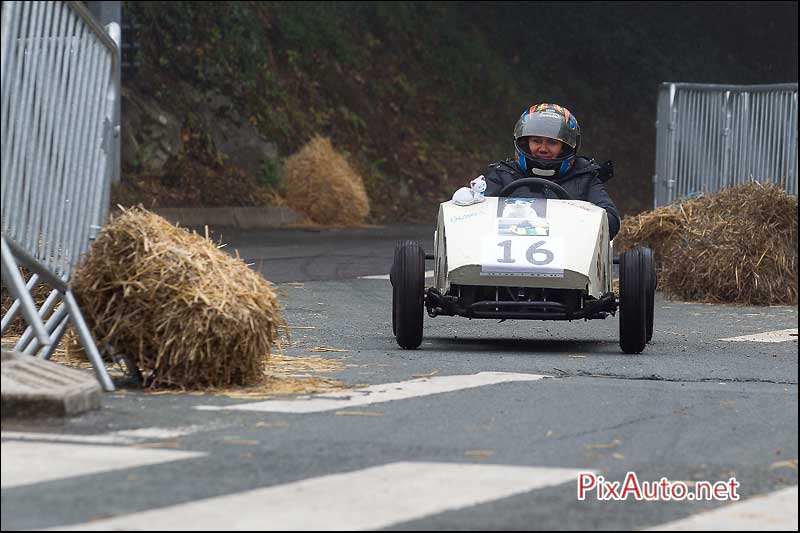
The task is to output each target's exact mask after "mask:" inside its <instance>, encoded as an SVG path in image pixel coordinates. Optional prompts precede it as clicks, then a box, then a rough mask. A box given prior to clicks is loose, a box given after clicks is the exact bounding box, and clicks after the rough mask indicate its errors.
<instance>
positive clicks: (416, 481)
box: [59, 462, 585, 531]
mask: <svg viewBox="0 0 800 533" xmlns="http://www.w3.org/2000/svg"><path fill="white" fill-rule="evenodd" d="M580 472H581V471H580V470H572V469H565V468H533V467H517V466H505V465H482V464H456V463H417V462H413V463H412V462H408V463H406V462H401V463H390V464H387V465H381V466H376V467H372V468H367V469H364V470H357V471H355V472H346V473H342V474H333V475H329V476H322V477H317V478H311V479H306V480H303V481H297V482H294V483H288V484H285V485H277V486H274V487H266V488H261V489H256V490H251V491H247V492H242V493H238V494H231V495H227V496H220V497H214V498H208V499H205V500H198V501H194V502H190V503H185V504H180V505H174V506H171V507H164V508H160V509H153V510H151V511H144V512H140V513H132V514H129V515H124V516H120V517H116V518H111V519H104V520H98V521H93V522H88V523H84V524H79V525H75V526H70V527H69V528H63V529H70V530H113V529H117V530H125V531H131V530H139V529H148V530H153V529H157V530H162V531H178V530H189V531H191V530H197V529H200V530H204V531H209V530H225V531H227V530H251V531H252V530H256V531H258V530H268V531H280V530H284V531H287V530H288V531H320V530H334V529H335V530H341V531H352V530H376V529H383V528H386V527H389V526H392V525H395V524H402V523H404V522H409V521H412V520H419V519H420V518H424V517H426V516H431V515H434V514H438V513H443V512H446V511H451V510H456V509H463V508H465V507H470V506H473V505H479V504H482V503H486V502H490V501H493V500H497V499H500V498H507V497H509V496H513V495H516V494H521V493H524V492H528V491H532V490H535V489H541V488H544V487H550V486H554V485H560V484H562V483H566V482H569V481H573V482H574V480H576V479H577V478H578V474H579V473H580ZM583 472H585V470H584V471H583ZM59 529H62V528H59Z"/></svg>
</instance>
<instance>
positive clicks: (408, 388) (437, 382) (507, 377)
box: [195, 372, 550, 413]
mask: <svg viewBox="0 0 800 533" xmlns="http://www.w3.org/2000/svg"><path fill="white" fill-rule="evenodd" d="M548 377H550V376H542V375H538V374H514V373H511V372H480V373H478V374H469V375H456V376H437V377H433V378H421V379H413V380H410V381H402V382H399V383H383V384H381V385H371V386H369V387H365V388H363V389H354V390H349V391H342V392H334V393H329V394H320V395H318V396H312V397H303V398H301V399H296V400H266V401H263V402H254V403H243V404H238V405H229V406H225V407H220V406H214V405H198V406H195V409H199V410H201V411H222V410H235V411H265V412H272V413H319V412H322V411H333V410H341V409H345V408H349V407H362V406H365V405H371V404H374V403H383V402H391V401H394V400H405V399H409V398H418V397H421V396H428V395H431V394H441V393H443V392H453V391H457V390H462V389H471V388H474V387H483V386H485V385H495V384H497V383H508V382H512V381H538V380H540V379H543V378H548Z"/></svg>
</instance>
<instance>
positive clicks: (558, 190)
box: [497, 178, 574, 200]
mask: <svg viewBox="0 0 800 533" xmlns="http://www.w3.org/2000/svg"><path fill="white" fill-rule="evenodd" d="M520 187H531V188H535V189H540V190H543V191H544V190H549V191H551V192H552V193H553V194H555V195H556V196H557V197H558V199H559V200H574V198H572V195H571V194H570V193H568V192H567V190H566V189H565V188H564V187H562V186H561V185H559V184H558V183H554V182H552V181H550V180H546V179H543V178H522V179H521V180H516V181H512V182H511V183H509V184H508V185H506V186H505V187H503V188H502V189H500V192H499V193H497V196H498V197H500V198H507V197H509V196H511V193H512V192H514V191H516V190H517V189H519V188H520Z"/></svg>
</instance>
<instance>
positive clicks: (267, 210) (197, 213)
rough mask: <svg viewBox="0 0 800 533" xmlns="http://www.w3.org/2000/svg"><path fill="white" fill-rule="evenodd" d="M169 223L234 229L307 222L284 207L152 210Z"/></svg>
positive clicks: (165, 208)
mask: <svg viewBox="0 0 800 533" xmlns="http://www.w3.org/2000/svg"><path fill="white" fill-rule="evenodd" d="M152 212H153V213H155V214H157V215H159V216H161V217H164V218H165V219H167V220H168V221H170V222H171V223H172V224H180V225H181V226H184V227H186V226H205V225H209V226H225V227H231V228H238V229H261V228H279V227H284V226H292V225H298V224H303V223H308V220H307V219H306V217H305V216H303V215H301V214H299V213H297V212H296V211H293V210H292V209H289V208H288V207H285V206H265V207H198V208H194V207H164V208H159V209H152Z"/></svg>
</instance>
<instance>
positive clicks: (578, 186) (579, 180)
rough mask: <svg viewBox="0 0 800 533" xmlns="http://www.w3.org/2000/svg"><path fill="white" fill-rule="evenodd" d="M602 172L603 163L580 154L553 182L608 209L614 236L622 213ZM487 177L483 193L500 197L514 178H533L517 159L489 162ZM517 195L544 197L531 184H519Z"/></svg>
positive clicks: (584, 199) (578, 198)
mask: <svg viewBox="0 0 800 533" xmlns="http://www.w3.org/2000/svg"><path fill="white" fill-rule="evenodd" d="M599 172H600V165H598V164H597V163H595V161H594V159H587V158H585V157H577V158H575V165H574V166H573V167H572V170H571V171H570V172H569V173H567V174H565V175H563V176H561V177H560V178H556V179H554V180H552V181H553V182H555V183H557V184H558V185H561V186H562V187H563V188H564V189H566V190H567V192H568V193H570V194H571V195H572V197H573V198H575V199H576V200H583V201H586V202H591V203H593V204H594V205H596V206H598V207H602V208H603V209H605V210H606V212H608V229H609V232H610V233H611V238H612V239H613V238H614V236H615V235H616V234H617V232H618V231H619V226H620V218H619V213H618V212H617V208H616V206H615V205H614V202H613V201H612V200H611V197H609V196H608V193H607V192H606V188H605V187H604V186H603V181H602V180H601V179H600V177H599ZM484 177H485V178H486V192H485V193H484V194H485V195H486V196H497V193H499V192H500V190H501V189H502V188H503V187H505V186H506V185H508V184H509V183H511V182H512V181H516V180H518V179H522V178H530V177H531V176H526V175H525V174H523V173H522V171H521V170H520V169H519V168H518V167H517V164H516V162H514V160H512V159H509V160H505V161H498V162H496V163H492V164H490V165H489V170H488V171H487V172H486V174H485V176H484ZM551 194H552V193H551ZM514 196H517V197H520V198H542V197H543V194H542V193H541V192H540V191H532V190H531V189H529V188H528V187H520V188H519V189H517V190H516V191H515V192H514Z"/></svg>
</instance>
